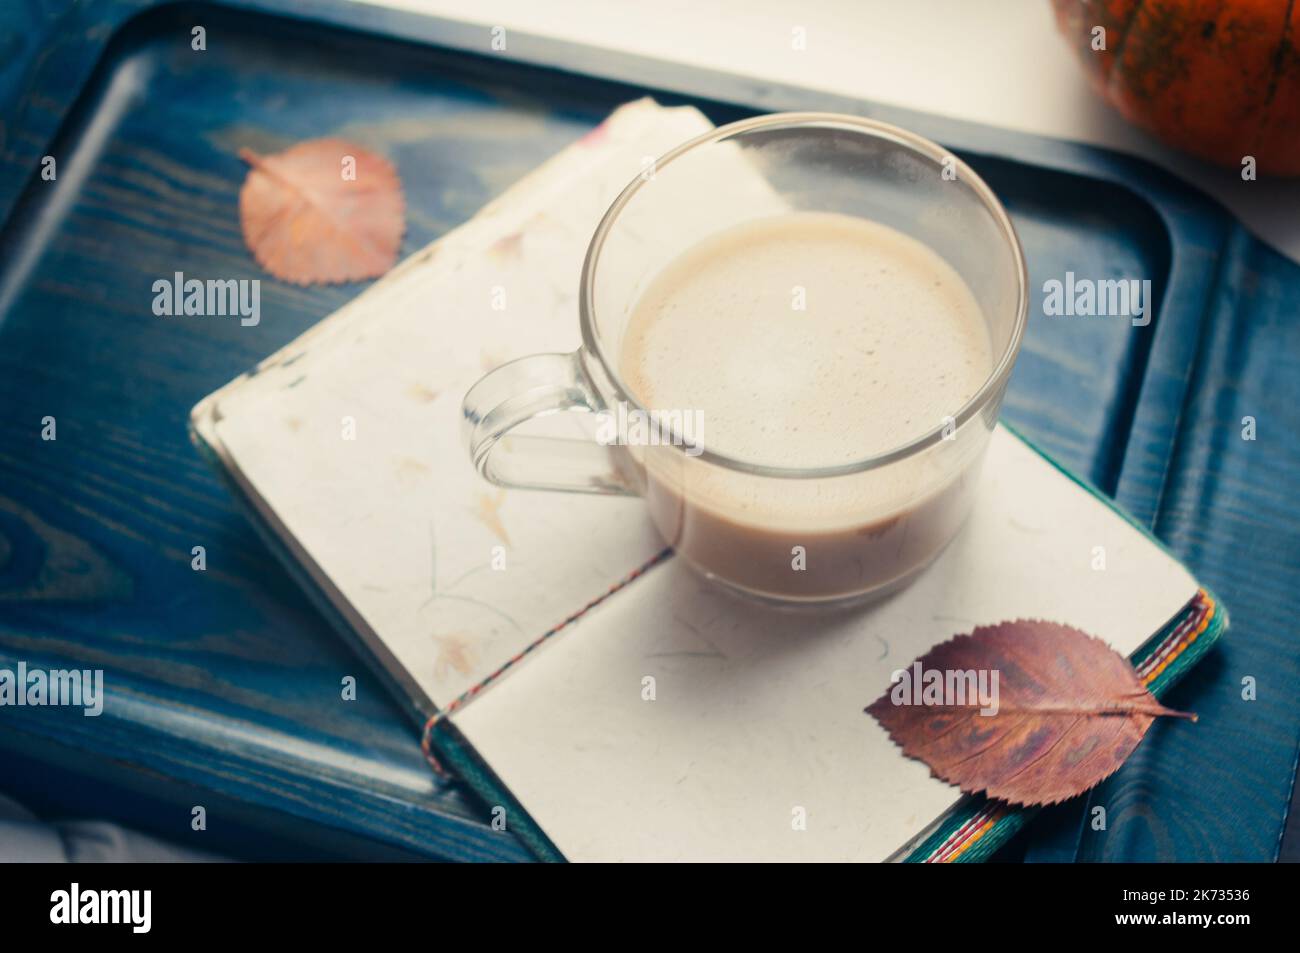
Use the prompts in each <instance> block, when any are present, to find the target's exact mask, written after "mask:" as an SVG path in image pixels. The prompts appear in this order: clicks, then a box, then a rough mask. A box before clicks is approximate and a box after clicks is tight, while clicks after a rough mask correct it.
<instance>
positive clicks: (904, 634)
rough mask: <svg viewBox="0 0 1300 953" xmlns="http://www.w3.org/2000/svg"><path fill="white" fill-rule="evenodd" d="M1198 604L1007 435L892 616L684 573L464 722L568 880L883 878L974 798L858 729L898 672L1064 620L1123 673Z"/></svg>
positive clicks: (613, 612) (599, 621)
mask: <svg viewBox="0 0 1300 953" xmlns="http://www.w3.org/2000/svg"><path fill="white" fill-rule="evenodd" d="M1097 546H1102V547H1105V559H1106V562H1105V566H1106V568H1105V569H1104V570H1095V569H1093V568H1092V567H1093V560H1094V555H1095V552H1094V547H1097ZM1196 591H1197V586H1196V583H1195V581H1194V580H1193V579H1192V577H1191V576H1190V575H1189V574H1188V572H1187V570H1186V569H1184V568H1183V567H1182V566H1181V565H1180V564H1179V563H1177V562H1176V561H1175V560H1173V559H1172V558H1170V557H1169V556H1168V555H1166V554H1165V553H1164V552H1163V551H1162V550H1161V549H1160V548H1159V547H1158V546H1157V545H1155V544H1153V543H1152V542H1151V541H1150V540H1148V539H1147V538H1146V537H1144V536H1143V535H1142V534H1141V533H1140V532H1138V531H1137V530H1135V529H1134V528H1133V527H1132V526H1130V525H1129V524H1128V523H1126V522H1125V521H1124V520H1123V519H1122V518H1121V517H1119V516H1118V515H1116V514H1115V513H1114V512H1113V511H1111V510H1110V509H1109V508H1108V507H1107V506H1106V505H1105V504H1104V503H1102V502H1101V501H1099V500H1097V499H1096V498H1095V497H1093V496H1092V495H1091V494H1090V493H1089V492H1088V491H1087V490H1085V489H1083V488H1082V487H1080V486H1079V485H1078V484H1076V483H1074V482H1073V481H1072V480H1071V479H1070V478H1069V477H1067V476H1065V475H1064V474H1062V473H1060V472H1059V471H1058V470H1057V469H1056V468H1055V467H1053V466H1052V465H1051V464H1050V463H1049V462H1047V461H1046V460H1044V459H1043V458H1042V457H1041V456H1039V455H1038V454H1037V453H1036V452H1034V451H1033V450H1031V449H1030V448H1028V447H1027V446H1026V445H1025V444H1024V443H1022V442H1021V441H1020V440H1019V439H1018V438H1017V437H1015V436H1013V435H1012V434H1010V433H1009V432H1008V431H1006V430H1005V429H1002V428H999V430H998V431H997V432H996V433H995V434H994V437H993V441H992V445H991V447H990V450H989V456H988V459H987V461H986V464H985V471H984V474H983V477H982V480H981V484H980V488H979V490H978V493H977V497H976V500H975V505H974V513H973V515H972V517H971V519H970V521H969V522H968V523H967V524H966V526H965V527H964V528H963V530H962V531H961V533H960V534H959V535H958V537H957V539H956V540H955V541H954V542H953V543H952V544H951V545H950V546H949V547H948V549H946V550H945V551H944V553H943V554H942V555H941V556H940V557H939V559H938V560H937V561H936V562H935V563H934V564H933V565H932V566H931V567H930V568H929V569H928V570H926V571H925V573H923V574H922V576H921V577H920V578H919V579H917V580H916V581H915V582H914V583H913V584H912V585H911V586H909V587H908V588H907V589H905V590H903V591H902V592H900V593H898V594H896V595H893V596H891V597H889V598H888V599H887V600H886V601H884V602H881V603H878V604H876V605H874V606H872V607H868V608H866V609H858V610H851V611H845V612H841V613H826V612H820V613H819V612H811V613H810V612H806V611H798V612H779V611H773V610H771V609H768V608H763V607H758V606H756V605H752V604H750V603H748V602H745V601H742V600H739V599H737V598H736V597H733V596H731V595H728V594H726V593H723V592H721V591H720V590H718V589H716V588H715V587H713V586H711V585H709V584H708V583H705V582H703V581H701V580H700V579H698V578H697V577H696V576H695V575H693V574H692V573H691V571H690V570H689V569H687V567H686V566H685V565H684V564H683V563H682V561H681V560H678V559H672V560H669V561H668V562H667V563H665V564H662V565H660V566H658V567H656V568H655V569H653V570H651V571H650V572H649V573H648V574H647V575H646V576H644V577H643V578H641V579H638V580H637V581H636V582H634V583H633V584H632V585H631V586H629V587H628V588H627V589H625V590H624V591H623V592H620V593H619V594H618V595H617V596H615V597H614V598H613V599H611V600H609V601H608V602H606V603H604V604H602V605H601V606H599V607H597V608H596V609H595V610H593V611H592V612H591V613H589V614H588V615H587V616H585V617H583V618H582V619H581V620H580V621H579V622H578V623H577V624H576V625H575V626H573V627H571V628H570V629H568V630H566V631H564V632H561V633H559V634H558V635H556V636H555V637H554V638H553V639H551V640H550V642H549V643H548V644H547V645H546V646H544V647H543V648H542V649H541V650H540V651H539V652H536V653H534V655H532V656H530V658H529V659H528V661H527V662H526V663H525V664H524V665H522V666H521V667H519V668H518V669H517V670H513V671H512V672H511V673H510V674H508V675H507V676H506V677H505V678H504V679H503V680H502V681H500V682H499V683H498V684H496V685H495V686H492V687H490V688H488V690H487V691H486V692H485V693H484V694H482V695H481V696H479V697H478V698H476V699H475V700H474V701H473V703H471V704H470V705H469V706H467V707H466V708H464V709H463V710H461V711H460V712H458V713H457V714H455V715H454V716H452V717H453V720H454V722H455V724H456V725H457V727H458V728H459V729H460V730H461V731H462V732H463V733H464V735H465V736H466V737H467V738H468V739H469V741H470V742H471V743H472V744H473V745H474V747H475V748H476V749H477V750H478V752H479V754H480V755H481V756H482V757H483V758H484V759H485V760H486V761H487V762H488V763H489V764H490V765H491V766H492V769H493V771H494V772H495V773H496V775H497V776H498V777H499V778H500V779H501V781H502V782H503V783H504V784H505V785H506V786H507V787H508V788H509V789H510V791H511V792H512V793H513V794H514V796H515V797H516V798H517V799H518V800H519V802H520V803H521V804H522V805H523V807H524V809H525V810H527V811H528V812H529V814H530V815H531V816H532V817H533V819H534V820H536V821H537V823H538V824H539V825H540V826H541V828H542V829H543V830H544V831H545V832H546V834H547V835H548V836H549V837H550V838H551V840H552V841H553V842H554V843H555V844H556V846H557V847H558V848H559V849H560V850H561V851H562V852H563V853H564V855H565V856H566V857H567V858H569V859H570V860H660V861H670V860H674V861H675V860H866V861H879V860H884V859H887V858H889V857H890V856H891V855H892V854H893V853H895V852H896V851H897V850H898V849H899V848H900V847H902V846H903V845H904V843H905V842H906V841H908V840H909V839H910V838H911V837H913V836H914V835H915V834H917V833H918V832H920V831H921V830H923V829H924V828H925V827H927V826H928V825H929V824H931V823H932V822H933V821H935V820H937V819H938V818H939V817H940V816H941V815H942V814H944V813H945V812H947V811H948V810H949V809H950V808H952V807H953V806H954V805H955V804H956V802H957V800H958V799H959V797H960V792H958V790H957V789H956V788H954V787H951V786H949V785H948V784H945V783H944V782H942V781H939V780H937V779H934V778H932V777H930V776H929V769H927V768H926V767H925V766H923V765H922V764H921V763H919V762H917V761H913V760H910V759H908V758H905V757H903V755H902V754H901V752H900V751H899V750H898V748H897V747H895V745H894V744H893V742H892V741H890V740H889V737H888V736H887V735H886V734H885V732H884V730H883V729H881V728H880V726H879V725H878V724H877V723H876V722H875V721H874V719H872V718H870V717H869V716H868V715H866V714H864V713H863V708H864V707H865V706H866V705H868V704H869V703H870V702H872V701H873V700H875V699H876V698H877V697H879V696H880V694H881V693H883V692H884V691H885V690H886V689H887V688H888V686H889V684H890V674H891V673H892V672H893V671H895V670H897V669H900V668H903V667H905V666H907V665H908V664H910V663H911V661H912V660H913V659H915V658H916V657H918V656H920V655H922V654H923V653H924V652H926V651H927V650H928V649H929V648H930V647H932V646H933V645H935V644H937V643H939V642H943V641H946V640H947V639H948V638H950V637H951V636H953V635H956V634H958V633H961V632H969V631H970V630H971V629H972V628H974V627H975V626H977V625H985V624H992V623H996V622H1000V621H1004V620H1008V619H1016V618H1045V619H1053V620H1058V621H1063V622H1068V623H1070V624H1072V625H1075V626H1078V627H1079V628H1082V629H1084V630H1085V631H1088V632H1091V633H1093V634H1094V635H1098V636H1100V637H1102V638H1104V639H1105V640H1106V641H1107V642H1109V643H1110V644H1111V646H1113V647H1114V648H1115V649H1116V650H1118V651H1119V652H1121V653H1123V654H1125V655H1127V654H1129V653H1130V652H1132V651H1133V650H1134V649H1136V648H1137V647H1138V646H1139V645H1141V644H1142V643H1143V642H1144V641H1146V640H1147V639H1148V638H1149V637H1150V636H1152V635H1153V634H1154V633H1155V632H1157V631H1158V630H1159V629H1160V628H1161V627H1162V626H1164V625H1165V624H1166V623H1167V622H1168V621H1169V620H1170V619H1171V618H1172V617H1173V616H1174V615H1175V614H1176V613H1177V612H1178V611H1179V610H1180V609H1181V608H1182V607H1183V606H1184V605H1185V604H1186V603H1187V602H1188V601H1189V600H1190V599H1191V598H1192V597H1193V596H1194V595H1195V594H1196ZM647 677H652V678H653V679H654V689H655V699H654V700H653V701H647V700H645V699H644V697H643V688H644V685H645V682H644V680H645V679H646V678H647ZM800 809H802V811H803V812H806V818H807V828H806V830H796V829H794V827H793V825H792V820H793V818H794V812H795V811H796V810H800Z"/></svg>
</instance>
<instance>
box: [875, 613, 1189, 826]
mask: <svg viewBox="0 0 1300 953" xmlns="http://www.w3.org/2000/svg"><path fill="white" fill-rule="evenodd" d="M918 665H919V666H920V676H921V677H920V679H918V678H917V677H916V676H917V666H918ZM906 671H907V673H908V678H907V680H906V681H897V680H896V681H895V683H894V685H892V686H891V688H890V690H889V691H887V692H885V694H884V695H882V696H881V697H880V698H878V699H876V701H874V702H872V703H871V705H869V706H868V707H867V712H868V713H870V714H871V715H872V716H874V717H875V719H876V720H877V721H878V722H880V724H881V725H882V726H883V727H884V728H885V730H886V731H888V732H889V735H890V737H891V738H893V740H894V742H895V743H897V744H898V745H899V747H901V748H902V749H903V753H904V754H906V755H908V756H909V757H912V758H916V759H918V760H920V761H922V762H924V763H925V764H927V765H928V766H929V768H930V771H931V773H932V774H933V775H934V776H935V777H937V778H941V779H943V780H944V781H947V782H949V783H950V784H956V785H957V786H959V787H960V788H961V789H962V790H963V791H965V792H967V793H976V792H980V791H982V792H985V793H987V794H988V795H989V796H990V797H994V798H998V799H1000V800H1003V801H1007V802H1010V803H1012V804H1023V805H1034V804H1055V803H1057V802H1058V801H1064V800H1067V799H1069V798H1072V797H1074V796H1076V795H1078V794H1082V793H1083V792H1084V791H1086V790H1088V789H1089V788H1091V787H1093V786H1095V785H1097V784H1099V783H1100V782H1101V781H1102V780H1104V779H1105V778H1107V777H1108V776H1110V775H1111V774H1113V773H1114V772H1115V771H1116V769H1118V768H1119V766H1120V765H1121V764H1123V763H1124V761H1125V760H1126V759H1127V758H1128V756H1129V755H1130V754H1132V752H1133V749H1134V748H1136V747H1137V745H1138V742H1139V741H1141V740H1142V736H1143V735H1145V734H1146V731H1147V728H1149V727H1150V726H1151V722H1152V721H1153V720H1155V718H1156V717H1158V716H1161V715H1170V716H1175V717H1181V718H1190V719H1191V720H1193V721H1194V720H1195V719H1196V716H1195V715H1184V714H1182V713H1181V712H1176V711H1172V710H1170V709H1168V708H1165V707H1164V706H1163V705H1161V704H1160V703H1159V702H1158V701H1156V699H1155V696H1153V695H1152V694H1151V693H1150V692H1148V691H1147V689H1146V687H1145V686H1144V685H1143V684H1142V682H1141V680H1140V679H1139V678H1138V675H1137V672H1135V671H1134V670H1133V666H1132V665H1130V664H1129V663H1128V661H1127V660H1126V659H1125V658H1124V657H1123V656H1121V655H1119V654H1118V653H1117V652H1115V651H1114V650H1113V649H1112V648H1110V646H1108V645H1107V644H1106V643H1105V642H1103V641H1102V640H1101V639H1096V638H1093V637H1092V636H1090V635H1088V634H1087V633H1086V632H1082V631H1080V630H1079V629H1076V628H1073V627H1071V626H1068V625H1058V624H1057V623H1055V622H1043V621H1038V620H1018V621H1015V622H1003V623H1001V624H999V625H993V626H981V627H979V628H977V629H975V630H974V631H973V632H972V633H971V634H969V635H958V636H956V637H955V638H953V639H950V640H949V641H947V642H944V643H942V644H941V645H937V646H935V647H934V648H933V649H931V650H930V651H929V652H927V653H926V654H925V655H922V656H921V657H920V658H919V659H917V660H916V661H915V662H913V663H912V665H911V666H910V667H909V668H908V669H907V670H906ZM928 672H938V673H940V675H941V676H942V677H943V680H944V683H945V685H949V684H950V685H951V686H952V687H954V688H955V687H956V686H957V684H958V679H956V678H950V676H949V673H957V672H961V673H965V672H974V673H976V683H977V684H978V676H979V673H981V672H983V673H985V683H984V684H985V688H986V690H991V689H992V685H993V681H992V673H994V672H996V673H998V681H997V713H996V714H981V707H982V703H981V702H980V701H979V700H978V698H975V699H972V698H971V697H970V693H969V692H967V693H966V697H965V698H964V699H963V698H960V697H958V695H957V693H955V692H949V693H945V694H944V696H943V698H942V699H941V701H940V703H939V704H925V703H923V702H924V698H922V699H919V701H921V702H922V703H910V704H900V703H899V700H902V699H903V697H904V692H903V689H904V688H905V687H910V686H911V685H912V684H913V683H916V682H918V681H919V682H920V683H921V685H922V686H924V684H925V683H926V682H927V681H930V682H931V684H933V682H932V679H933V676H929V675H927V674H926V673H928ZM964 684H965V685H966V686H969V685H970V681H969V679H966V680H965V681H964ZM986 694H987V692H986ZM911 701H912V702H917V701H918V699H917V698H916V697H913V698H912V699H911ZM959 702H962V703H959ZM990 707H992V706H990Z"/></svg>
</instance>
